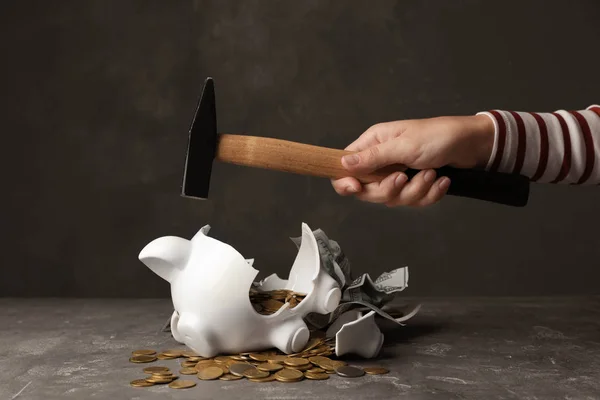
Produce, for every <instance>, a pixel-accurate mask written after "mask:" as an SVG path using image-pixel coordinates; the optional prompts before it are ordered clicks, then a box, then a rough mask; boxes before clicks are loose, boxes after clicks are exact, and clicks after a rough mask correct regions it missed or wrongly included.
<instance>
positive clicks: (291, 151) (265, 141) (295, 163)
mask: <svg viewBox="0 0 600 400" xmlns="http://www.w3.org/2000/svg"><path fill="white" fill-rule="evenodd" d="M219 136H220V139H219V143H218V145H217V155H216V159H217V160H219V161H222V162H226V163H229V164H237V165H243V166H246V167H256V168H263V169H270V170H275V171H283V172H291V173H295V174H300V175H311V176H318V177H322V178H332V179H336V178H343V177H345V176H350V174H349V173H348V171H347V170H346V169H345V168H344V167H343V166H342V163H341V159H342V157H343V156H344V155H346V154H352V152H350V151H345V150H337V149H330V148H327V147H319V146H312V145H310V144H303V143H296V142H290V141H287V140H280V139H272V138H266V137H256V136H245V135H228V134H222V135H219ZM401 170H402V167H401V166H398V168H396V169H389V170H386V171H377V172H376V173H373V174H369V175H363V176H357V177H356V178H357V179H358V180H359V181H360V182H362V183H370V182H379V181H380V180H382V179H383V178H385V177H386V176H388V175H389V174H390V173H391V172H394V171H401Z"/></svg>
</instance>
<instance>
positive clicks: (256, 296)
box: [250, 288, 306, 315]
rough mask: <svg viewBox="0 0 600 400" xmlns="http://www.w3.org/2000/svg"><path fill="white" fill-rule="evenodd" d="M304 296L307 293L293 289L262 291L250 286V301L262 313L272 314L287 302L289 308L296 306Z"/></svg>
mask: <svg viewBox="0 0 600 400" xmlns="http://www.w3.org/2000/svg"><path fill="white" fill-rule="evenodd" d="M304 297H306V293H298V292H293V291H291V290H285V289H281V290H271V291H265V292H262V291H258V290H256V289H254V288H250V302H251V303H252V306H253V307H254V309H255V310H256V312H258V313H259V314H262V315H271V314H273V313H275V312H277V310H279V309H280V308H281V307H283V305H284V304H286V303H288V304H289V308H294V307H296V306H297V305H298V304H300V302H301V301H302V300H304Z"/></svg>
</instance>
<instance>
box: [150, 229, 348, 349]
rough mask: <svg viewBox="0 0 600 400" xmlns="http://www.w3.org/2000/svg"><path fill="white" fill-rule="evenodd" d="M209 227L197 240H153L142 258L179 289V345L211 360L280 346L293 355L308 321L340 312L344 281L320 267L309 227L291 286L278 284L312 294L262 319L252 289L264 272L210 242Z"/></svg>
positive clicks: (175, 324)
mask: <svg viewBox="0 0 600 400" xmlns="http://www.w3.org/2000/svg"><path fill="white" fill-rule="evenodd" d="M209 229H210V227H209V226H208V225H207V226H205V227H203V228H202V229H200V231H199V232H198V233H197V234H196V235H195V236H194V237H193V238H192V239H191V240H187V239H183V238H180V237H175V236H165V237H161V238H158V239H155V240H154V241H152V242H150V243H149V244H148V245H147V246H146V247H144V249H143V250H142V251H141V252H140V254H139V259H140V260H141V261H142V262H143V263H144V264H145V265H146V266H148V268H150V269H151V270H152V271H154V272H155V273H156V274H157V275H159V276H160V277H161V278H163V279H165V280H166V281H168V282H169V283H170V284H171V297H172V301H173V306H174V308H175V311H174V313H173V316H172V317H171V332H172V334H173V337H174V338H175V340H177V341H178V342H180V343H183V344H185V345H187V346H188V347H189V348H191V349H192V350H194V351H195V352H196V353H198V354H199V355H201V356H203V357H213V356H215V355H217V354H234V353H240V352H244V351H257V350H262V349H268V348H272V347H276V348H278V349H279V350H281V351H282V352H283V353H286V354H290V353H295V352H298V351H300V350H302V349H303V348H304V347H305V345H306V343H307V342H308V339H309V336H310V335H309V330H308V327H307V325H306V323H305V322H304V317H305V316H306V315H307V314H309V313H319V314H328V313H331V312H332V311H334V310H335V309H336V307H337V306H338V304H339V302H340V299H341V296H342V293H341V290H340V287H339V285H338V283H337V282H336V281H335V280H334V279H333V278H332V277H331V276H330V275H329V274H327V273H326V272H325V271H324V270H322V268H321V266H320V258H319V257H320V256H319V248H318V246H317V242H316V240H315V237H314V235H313V232H312V231H311V229H310V228H309V227H308V225H306V224H302V243H301V245H300V248H299V251H298V255H297V256H296V259H295V261H294V263H293V266H292V268H291V270H290V274H289V278H288V279H287V280H279V281H278V282H277V283H278V286H279V287H280V288H285V289H289V290H293V291H295V292H299V293H305V294H306V297H305V298H304V300H303V301H302V302H301V303H299V304H298V305H297V306H296V307H294V308H289V304H285V305H284V306H283V307H281V308H280V309H279V310H278V311H277V312H275V313H274V314H271V315H261V314H258V313H257V312H256V311H255V309H254V308H253V307H252V304H251V303H250V299H249V295H248V292H249V289H250V287H251V286H252V283H253V281H254V278H255V277H256V275H257V274H258V271H257V270H256V269H254V268H253V267H252V265H251V261H250V260H246V259H244V257H243V256H242V255H241V254H240V253H239V252H238V251H237V250H235V249H234V248H233V247H231V246H230V245H228V244H226V243H223V242H221V241H218V240H216V239H214V238H211V237H209V236H207V234H208V230H209Z"/></svg>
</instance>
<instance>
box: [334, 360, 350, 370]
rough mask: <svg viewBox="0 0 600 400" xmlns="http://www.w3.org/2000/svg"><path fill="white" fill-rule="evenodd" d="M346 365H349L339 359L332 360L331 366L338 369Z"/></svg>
mask: <svg viewBox="0 0 600 400" xmlns="http://www.w3.org/2000/svg"><path fill="white" fill-rule="evenodd" d="M346 365H348V364H346V363H345V362H343V361H337V360H333V361H331V366H332V367H333V369H338V368H339V367H345V366H346Z"/></svg>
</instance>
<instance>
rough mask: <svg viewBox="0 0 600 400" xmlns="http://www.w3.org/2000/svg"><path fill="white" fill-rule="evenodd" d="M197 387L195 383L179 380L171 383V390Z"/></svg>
mask: <svg viewBox="0 0 600 400" xmlns="http://www.w3.org/2000/svg"><path fill="white" fill-rule="evenodd" d="M194 386H196V382H194V381H186V380H178V381H173V382H171V383H169V387H170V388H171V389H187V388H191V387H194Z"/></svg>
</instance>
